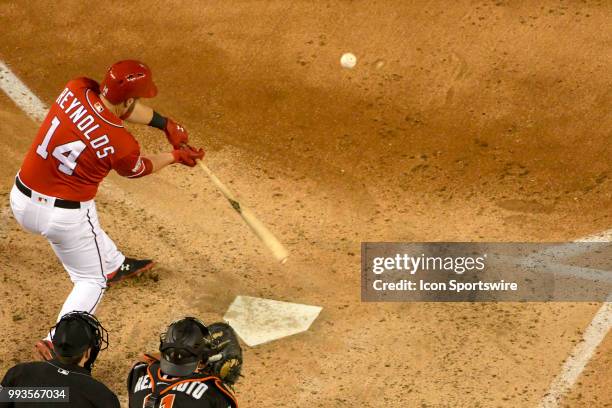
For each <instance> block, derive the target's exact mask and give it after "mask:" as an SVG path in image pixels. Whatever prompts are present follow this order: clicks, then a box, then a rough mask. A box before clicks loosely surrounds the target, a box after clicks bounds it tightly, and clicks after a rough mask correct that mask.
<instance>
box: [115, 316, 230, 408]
mask: <svg viewBox="0 0 612 408" xmlns="http://www.w3.org/2000/svg"><path fill="white" fill-rule="evenodd" d="M159 352H160V355H159V356H156V355H148V354H145V355H144V358H143V361H141V362H138V363H136V364H135V365H134V367H132V370H131V371H130V374H129V376H128V380H127V386H128V395H129V406H130V408H171V407H174V408H191V407H193V408H195V407H198V408H203V407H205V408H230V407H231V408H236V407H237V406H238V403H237V402H236V399H235V397H234V393H233V391H232V389H230V387H232V386H233V385H234V384H235V383H236V381H237V380H238V378H239V377H240V370H241V369H242V349H241V348H240V343H239V342H238V337H237V336H236V333H235V332H234V330H233V329H232V328H231V326H230V325H228V324H226V323H213V324H211V325H209V326H205V325H204V324H203V323H202V322H201V321H200V320H198V319H196V318H194V317H185V318H183V319H180V320H177V321H175V322H173V323H172V324H170V326H168V328H167V329H166V332H165V333H163V334H162V335H161V336H160V345H159Z"/></svg>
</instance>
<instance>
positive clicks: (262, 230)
mask: <svg viewBox="0 0 612 408" xmlns="http://www.w3.org/2000/svg"><path fill="white" fill-rule="evenodd" d="M198 164H199V165H200V167H201V168H202V170H204V172H205V173H206V174H207V175H208V177H209V178H210V180H211V181H212V182H213V184H214V185H215V186H216V187H217V188H218V189H219V191H221V193H222V194H223V195H224V196H225V198H227V201H229V203H230V204H231V206H232V208H233V209H234V210H236V212H237V213H238V214H240V216H241V217H242V219H243V220H244V222H246V224H247V225H248V226H249V227H250V228H251V230H252V231H253V232H254V233H255V235H257V237H258V238H259V239H260V240H261V242H263V243H264V245H265V246H266V247H267V248H268V249H269V250H270V251H271V252H272V255H274V258H276V260H277V261H279V262H280V263H281V264H284V263H285V262H287V258H288V257H289V252H288V251H287V249H286V248H285V247H284V246H283V244H281V243H280V241H279V240H278V239H277V238H276V237H275V236H274V234H272V233H271V232H270V230H269V229H268V228H266V226H265V225H263V223H262V222H261V221H259V219H258V218H257V217H256V216H255V214H253V212H252V211H251V210H249V209H248V208H246V207H244V206H242V205H240V203H239V202H238V199H237V198H236V196H235V195H234V193H232V192H231V191H230V189H229V188H227V186H226V185H225V184H223V183H222V182H221V180H219V178H218V177H217V176H215V174H214V173H213V172H212V171H211V170H210V169H209V168H208V166H207V165H205V164H204V163H203V162H202V161H201V160H200V161H198Z"/></svg>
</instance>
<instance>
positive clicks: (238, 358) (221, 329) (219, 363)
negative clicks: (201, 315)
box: [206, 322, 242, 385]
mask: <svg viewBox="0 0 612 408" xmlns="http://www.w3.org/2000/svg"><path fill="white" fill-rule="evenodd" d="M207 327H208V330H209V331H210V339H211V345H210V348H211V356H210V357H209V358H208V361H207V363H206V368H207V371H209V372H210V373H211V374H213V375H215V376H217V377H219V378H220V379H221V380H223V382H224V383H226V384H229V385H234V384H235V383H236V381H238V378H239V377H240V371H241V370H242V348H241V347H240V343H239V342H238V336H237V335H236V332H235V331H234V329H232V327H231V326H230V325H229V324H227V323H221V322H219V323H213V324H211V325H209V326H207Z"/></svg>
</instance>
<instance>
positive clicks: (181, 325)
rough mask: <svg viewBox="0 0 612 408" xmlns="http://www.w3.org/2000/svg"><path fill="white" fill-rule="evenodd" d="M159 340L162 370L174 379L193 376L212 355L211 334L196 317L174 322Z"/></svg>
mask: <svg viewBox="0 0 612 408" xmlns="http://www.w3.org/2000/svg"><path fill="white" fill-rule="evenodd" d="M159 340H160V341H159V342H160V344H159V351H160V353H161V359H160V368H161V370H162V372H163V373H164V374H167V375H171V376H174V377H185V376H188V375H190V374H192V373H193V372H195V371H196V370H197V368H198V364H199V363H200V362H201V361H206V360H207V359H208V355H209V353H210V332H209V331H208V328H207V327H206V326H205V325H204V323H202V322H201V321H200V320H198V319H196V318H195V317H184V318H182V319H180V320H176V321H174V322H172V323H171V324H170V326H168V328H167V329H166V332H165V333H164V334H162V335H161V336H160V339H159Z"/></svg>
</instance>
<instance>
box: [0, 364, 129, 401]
mask: <svg viewBox="0 0 612 408" xmlns="http://www.w3.org/2000/svg"><path fill="white" fill-rule="evenodd" d="M0 384H2V386H3V387H68V393H69V394H68V395H69V400H70V402H68V403H66V402H55V403H54V402H45V403H42V402H39V403H32V402H0V408H13V407H14V408H21V407H24V408H32V407H45V408H47V407H49V408H51V407H54V408H55V407H58V408H68V407H79V408H94V407H95V408H97V407H100V408H119V407H120V405H119V400H118V399H117V396H116V395H115V394H114V393H113V392H112V391H111V390H109V389H108V388H107V387H106V385H104V384H102V383H101V382H99V381H97V380H95V379H94V378H93V377H92V376H91V374H90V373H89V371H87V370H86V369H84V368H83V367H80V366H78V365H68V364H62V363H60V362H59V361H57V360H52V361H37V362H33V363H22V364H17V365H16V366H15V367H13V368H11V369H10V370H8V371H7V373H6V375H5V376H4V378H3V379H2V382H1V383H0Z"/></svg>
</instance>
